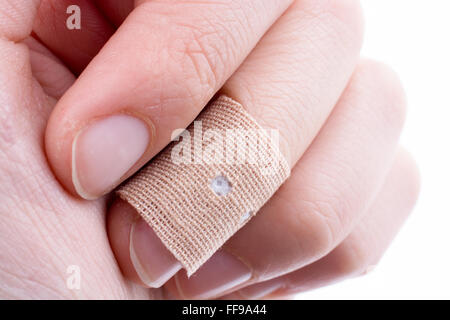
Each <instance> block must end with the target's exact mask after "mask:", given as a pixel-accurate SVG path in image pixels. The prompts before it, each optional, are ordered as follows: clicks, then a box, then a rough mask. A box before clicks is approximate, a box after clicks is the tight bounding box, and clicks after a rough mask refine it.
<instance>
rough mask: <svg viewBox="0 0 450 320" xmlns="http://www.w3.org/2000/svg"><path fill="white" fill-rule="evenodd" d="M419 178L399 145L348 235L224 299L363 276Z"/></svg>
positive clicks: (410, 203)
mask: <svg viewBox="0 0 450 320" xmlns="http://www.w3.org/2000/svg"><path fill="white" fill-rule="evenodd" d="M419 189H420V177H419V172H418V168H417V165H416V163H415V162H414V160H413V158H412V157H411V155H410V154H408V153H407V152H406V151H405V150H403V149H400V150H399V152H398V153H397V157H396V159H395V162H394V164H393V166H392V168H391V170H390V172H389V174H388V176H387V179H386V181H385V182H384V184H383V187H382V188H381V190H380V193H379V194H378V195H377V197H376V200H375V202H374V203H373V204H372V205H371V208H370V210H369V211H368V212H367V213H366V214H365V216H364V217H363V219H362V221H361V222H360V223H359V224H358V225H357V226H356V227H355V229H354V230H353V231H352V232H351V234H350V235H349V236H348V237H347V238H346V239H345V240H344V241H343V242H342V243H341V244H339V246H337V247H336V248H335V249H334V250H333V251H331V252H330V253H329V254H328V255H326V256H325V257H323V258H322V259H320V260H318V261H316V262H314V263H312V264H310V265H308V266H305V267H303V268H301V269H299V270H296V271H294V272H291V273H289V274H287V275H284V276H282V277H279V278H275V279H272V280H268V281H265V282H261V283H258V284H255V285H252V286H249V287H247V288H243V289H241V290H239V291H238V292H234V293H232V294H230V295H229V296H226V297H224V298H225V299H260V298H264V297H268V298H279V297H285V296H287V295H292V294H296V293H299V292H304V291H307V290H312V289H315V288H319V287H323V286H326V285H329V284H332V283H335V282H338V281H342V280H345V279H347V278H351V277H356V276H360V275H364V274H366V273H367V272H369V271H370V270H372V269H373V268H374V267H375V266H376V265H377V264H378V262H379V261H380V259H381V257H382V256H383V254H384V252H385V251H386V249H387V248H388V247H389V245H390V244H391V242H392V240H393V239H394V237H395V236H396V234H397V233H398V231H399V230H400V228H401V227H402V226H403V224H404V223H405V221H406V219H407V218H408V216H409V214H410V213H411V211H412V209H413V207H414V204H415V202H416V200H417V198H418V194H419Z"/></svg>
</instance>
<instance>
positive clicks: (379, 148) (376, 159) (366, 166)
mask: <svg viewBox="0 0 450 320" xmlns="http://www.w3.org/2000/svg"><path fill="white" fill-rule="evenodd" d="M404 110H405V102H404V98H403V91H402V89H401V86H400V85H399V82H398V80H397V78H396V77H395V75H394V74H393V73H392V71H391V70H390V69H388V68H386V67H385V66H383V65H381V64H378V63H374V62H364V63H362V64H360V65H359V67H358V68H357V70H356V71H355V74H354V76H353V78H352V81H351V82H350V84H349V86H348V87H347V89H346V91H345V92H344V94H343V95H342V97H341V99H340V101H339V103H338V104H337V106H336V107H335V109H334V110H333V113H332V114H331V116H330V118H329V119H328V121H327V123H326V124H325V126H324V127H323V128H322V130H321V132H320V133H319V135H318V136H317V137H316V138H315V140H314V142H313V144H312V145H311V146H310V147H309V149H308V150H307V151H306V153H305V154H304V155H303V156H302V158H301V159H300V161H299V162H298V163H297V164H296V165H295V167H294V169H293V171H292V174H291V177H290V179H289V180H288V181H287V182H286V183H285V184H284V185H283V186H282V187H281V188H280V189H279V190H278V192H277V193H276V194H275V196H274V197H272V199H271V200H270V201H269V202H268V203H267V204H266V205H265V206H264V207H263V208H262V209H261V210H260V212H259V213H258V215H256V217H255V218H254V219H253V220H252V221H250V222H249V223H248V224H247V225H246V226H245V227H244V228H243V229H242V230H240V231H239V232H238V233H237V234H235V235H234V236H233V237H232V238H231V239H230V240H229V241H228V242H227V243H226V244H225V246H224V248H223V250H222V252H225V253H226V257H227V259H231V258H228V257H230V256H231V257H234V259H237V260H239V261H241V263H242V262H243V264H244V265H245V266H246V268H242V267H241V268H240V269H238V268H237V267H236V268H234V270H233V272H234V274H233V273H232V269H231V268H230V267H227V268H226V269H224V270H222V269H220V268H221V265H222V264H223V262H222V261H220V260H219V261H217V260H216V261H215V260H214V256H213V257H212V258H211V260H210V261H208V262H207V263H205V265H203V266H202V268H200V270H199V271H197V273H196V276H195V277H194V276H193V277H191V278H189V279H188V278H187V277H186V275H185V273H184V272H183V271H180V272H178V273H177V275H176V276H175V281H170V282H169V285H170V286H169V288H171V289H172V290H174V292H179V293H180V296H181V297H184V298H213V297H217V296H220V295H222V294H224V293H227V290H224V288H225V289H227V288H226V287H225V285H223V284H222V283H221V282H220V281H219V280H216V279H217V278H215V277H214V276H213V272H212V270H216V271H217V270H221V274H222V275H223V277H225V275H229V276H230V278H229V279H233V277H231V275H233V276H234V277H235V278H237V275H242V274H243V272H244V270H246V272H248V273H250V275H251V276H250V277H249V278H247V279H244V281H241V282H240V283H236V282H232V285H233V286H234V287H236V286H240V285H244V286H245V285H248V284H251V283H256V282H260V281H263V280H268V279H271V278H274V277H278V276H280V275H283V274H285V273H288V272H291V271H294V270H296V269H299V268H301V267H303V266H305V265H307V264H310V263H312V262H314V261H316V260H318V259H320V258H321V257H323V256H324V255H326V254H328V252H330V251H331V250H332V249H333V248H334V247H335V246H337V245H338V244H339V243H340V242H341V241H342V240H343V239H344V238H345V237H346V236H347V235H348V234H349V233H350V232H351V230H352V229H353V228H354V226H355V225H356V224H357V223H358V221H359V220H360V219H361V217H362V216H363V215H364V213H365V212H366V211H367V209H368V208H369V205H370V204H371V202H372V201H373V200H374V197H375V195H376V193H377V192H378V189H379V188H380V187H381V184H382V183H383V181H384V177H385V176H386V174H387V172H388V170H389V168H390V166H391V162H392V160H393V158H394V154H395V150H396V147H397V141H398V137H399V135H400V132H401V128H402V124H403V120H404V112H405V111H404ZM239 279H243V278H242V277H241V278H239ZM174 284H175V285H174Z"/></svg>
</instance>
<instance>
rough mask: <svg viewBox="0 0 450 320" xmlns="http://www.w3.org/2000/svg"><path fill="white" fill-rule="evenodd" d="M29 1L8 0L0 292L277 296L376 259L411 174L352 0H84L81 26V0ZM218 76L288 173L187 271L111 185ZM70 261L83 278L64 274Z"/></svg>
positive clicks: (1, 74)
mask: <svg viewBox="0 0 450 320" xmlns="http://www.w3.org/2000/svg"><path fill="white" fill-rule="evenodd" d="M39 2H40V1H37V0H33V1H31V0H20V1H14V5H13V4H12V1H10V0H0V9H1V10H0V12H2V13H1V14H0V15H3V16H4V17H3V16H2V17H0V21H2V22H0V34H1V35H2V40H0V52H1V57H2V59H1V60H0V64H1V67H0V70H1V71H0V86H1V87H0V92H1V94H0V108H1V109H2V113H1V114H2V116H0V127H1V128H2V130H1V134H0V146H1V153H0V155H1V157H0V172H1V173H2V182H1V184H0V200H1V201H0V212H1V215H0V219H1V224H0V228H1V233H0V234H1V236H2V237H3V241H1V242H0V246H1V248H0V252H1V259H0V279H1V283H2V284H3V285H2V287H1V290H2V296H5V297H9V298H14V297H18V298H24V297H27V298H48V297H58V298H64V297H66V298H67V297H73V296H75V297H82V298H163V297H182V298H215V297H238V298H261V297H266V296H267V295H269V294H271V296H272V297H281V296H286V295H290V294H293V293H297V292H299V291H303V290H307V289H311V288H315V287H318V286H322V285H326V284H328V283H331V282H334V281H338V280H341V279H343V278H345V277H348V276H354V275H358V274H361V273H363V272H365V271H366V269H367V268H368V267H370V266H372V265H374V264H376V262H377V261H378V259H379V258H380V256H381V255H382V253H383V251H384V250H385V248H386V247H387V246H388V244H389V243H390V241H391V239H392V238H393V236H394V235H395V233H396V232H397V230H398V229H399V227H400V226H401V224H402V222H403V221H404V220H405V219H406V216H407V215H408V213H409V212H410V211H411V209H412V206H413V204H414V201H415V199H416V197H417V193H418V175H417V170H416V168H415V165H414V163H413V161H412V160H411V159H410V157H409V156H408V155H407V154H406V153H405V152H404V151H402V150H399V148H398V145H397V144H398V137H399V134H400V132H401V127H402V124H403V121H404V116H405V99H404V95H403V91H402V88H401V85H400V83H399V81H398V80H397V78H396V76H395V75H394V74H393V72H392V71H390V69H388V68H387V67H386V66H384V65H382V64H380V63H377V62H373V61H367V60H363V61H362V60H360V58H359V49H360V46H361V42H362V15H361V12H360V8H359V6H358V4H357V2H356V1H351V0H345V1H344V0H340V1H325V0H324V1H317V0H314V1H313V0H298V1H289V0H280V1H272V0H260V1H256V0H251V1H249V0H245V1H243V0H235V1H229V2H211V3H206V2H195V1H189V0H185V1H182V0H179V1H137V3H136V7H135V8H134V4H133V1H128V0H126V1H123V0H121V1H118V2H114V1H107V0H96V1H94V2H95V5H94V2H91V1H81V0H79V1H78V3H79V4H80V6H81V10H82V16H83V17H84V18H83V19H84V20H82V30H81V31H71V30H67V28H66V27H65V19H66V18H67V14H66V13H65V12H66V11H65V9H66V8H67V6H69V5H70V4H72V2H73V1H66V0H52V1H51V0H42V1H41V2H42V3H41V4H40V7H39V10H38V13H37V18H36V19H35V14H36V11H37V8H38V4H39ZM69 2H70V3H69ZM6 13H7V14H6ZM18 16H19V17H21V19H23V20H21V21H18V20H17V19H13V18H11V17H18ZM6 19H10V20H6ZM3 21H7V22H3ZM33 21H34V25H33ZM117 26H120V28H118V29H117V30H116V28H117ZM32 30H33V31H34V33H33V36H32V37H30V34H31V31H32ZM266 31H267V32H266ZM111 35H113V36H112V37H111ZM36 39H39V41H38V40H36ZM101 47H102V49H101V51H100V52H98V51H99V49H100V48H101ZM80 72H81V74H80V75H79V76H78V74H79V73H80ZM77 76H78V77H77ZM217 91H221V92H224V93H226V94H228V95H229V96H231V97H233V98H234V99H235V100H237V101H239V102H241V103H242V105H243V106H245V107H246V108H247V110H248V112H249V113H251V114H252V115H253V116H254V117H255V118H256V119H257V120H258V122H259V123H260V124H261V125H262V126H264V127H270V128H277V129H279V130H280V135H281V138H282V139H281V150H282V152H283V153H284V155H285V156H286V157H287V159H288V160H289V163H290V165H291V167H292V175H291V177H290V179H289V180H288V181H287V182H286V183H285V184H284V185H283V186H282V187H281V188H280V190H279V191H278V192H277V193H276V194H275V196H274V197H273V198H272V199H270V201H269V202H268V203H267V204H266V205H265V206H264V207H263V208H262V209H261V210H260V212H259V213H258V215H257V216H256V217H255V218H254V219H252V220H251V221H250V222H249V223H248V224H247V225H246V226H245V227H244V228H243V229H241V230H240V231H239V232H238V233H237V234H236V235H235V236H234V237H233V238H232V239H230V240H229V241H228V242H227V243H226V245H225V246H224V248H223V249H221V250H220V251H219V252H217V253H216V254H215V255H214V256H213V257H212V258H211V259H210V260H209V261H208V262H207V263H206V264H205V265H204V266H203V267H202V268H201V269H200V270H199V271H198V272H197V273H196V274H195V276H193V277H192V278H190V279H187V277H186V276H185V273H184V271H183V270H180V269H181V268H180V265H179V264H178V262H177V261H176V260H175V259H174V258H173V257H172V256H171V255H170V254H169V253H168V251H167V250H166V249H165V248H164V247H163V246H162V244H161V243H160V242H159V240H158V239H157V238H156V236H155V235H154V233H153V231H152V230H151V229H150V228H149V227H148V226H147V225H146V224H145V223H143V222H142V220H140V218H139V217H138V215H137V214H136V213H135V212H134V210H133V209H132V208H131V207H130V206H129V205H127V204H126V203H123V202H122V201H117V200H115V201H114V203H113V204H112V207H111V208H110V210H109V213H108V214H106V211H107V199H108V197H107V196H103V195H106V194H108V193H109V192H110V191H111V190H113V189H114V188H115V187H116V186H117V185H118V184H119V183H121V182H122V181H124V180H125V179H126V178H128V177H129V176H131V175H132V174H133V173H134V172H136V171H137V170H138V169H139V168H140V167H141V166H142V165H144V164H145V163H146V162H147V161H148V160H150V159H151V158H152V157H153V156H155V155H156V154H157V153H158V152H159V151H161V149H162V148H163V147H164V146H166V145H167V143H168V142H169V141H170V136H171V133H172V132H173V130H175V129H177V128H180V127H186V126H187V125H188V124H189V123H190V122H192V121H193V120H194V118H195V116H196V115H197V114H198V113H199V112H200V111H201V109H202V108H203V107H204V106H205V105H206V103H207V102H208V101H209V100H210V99H211V98H212V96H213V95H214V94H215V93H216V92H217ZM44 139H45V151H44ZM118 150H120V152H118ZM46 157H47V158H46ZM47 160H48V162H49V163H50V165H51V169H50V167H49V165H48V162H47ZM52 172H53V173H54V174H55V176H56V178H57V179H58V180H59V182H60V183H58V182H57V181H56V180H55V177H54V176H53V174H52ZM61 185H62V186H63V187H61ZM80 197H82V198H85V199H90V200H91V201H86V200H81V199H80ZM92 199H96V200H92ZM105 224H106V225H107V227H105ZM111 248H112V249H111ZM70 265H77V266H79V267H80V271H81V277H82V278H81V279H82V281H81V288H80V290H70V288H68V287H67V286H66V279H67V274H66V270H67V267H68V266H70ZM119 267H120V268H119ZM218 274H220V275H221V276H220V277H217V275H218ZM122 275H123V276H122ZM128 280H132V281H133V282H134V283H137V284H138V285H135V284H132V283H131V282H129V281H128ZM142 285H144V286H147V287H152V289H147V288H145V287H143V286H142ZM162 285H164V287H161V288H160V289H156V288H154V287H160V286H162ZM225 295H228V296H225Z"/></svg>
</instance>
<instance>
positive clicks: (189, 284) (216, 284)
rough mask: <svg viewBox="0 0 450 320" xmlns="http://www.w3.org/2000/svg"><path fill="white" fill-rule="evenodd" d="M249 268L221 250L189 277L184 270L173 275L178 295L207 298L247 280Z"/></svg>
mask: <svg viewBox="0 0 450 320" xmlns="http://www.w3.org/2000/svg"><path fill="white" fill-rule="evenodd" d="M251 276H252V273H251V271H250V269H249V268H248V267H247V266H246V265H245V264H243V263H242V262H241V261H240V260H239V259H237V258H236V257H234V256H233V255H231V254H229V253H227V252H225V251H223V250H221V251H218V252H216V253H215V254H214V255H213V256H212V257H211V258H210V259H209V260H208V261H207V262H206V263H205V264H204V265H203V266H202V267H200V269H198V270H197V272H196V273H194V274H193V275H192V276H191V277H190V278H188V277H187V275H186V273H185V272H182V273H177V274H176V275H175V282H176V285H177V289H178V292H179V294H180V296H181V297H182V298H184V299H207V298H214V297H218V296H220V295H222V294H223V293H225V292H226V291H228V290H230V289H232V288H234V287H236V286H238V285H240V284H242V283H244V282H246V281H248V280H249V279H250V278H251Z"/></svg>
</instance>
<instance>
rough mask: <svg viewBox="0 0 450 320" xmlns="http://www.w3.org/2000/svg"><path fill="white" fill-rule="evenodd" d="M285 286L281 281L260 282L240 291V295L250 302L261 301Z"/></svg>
mask: <svg viewBox="0 0 450 320" xmlns="http://www.w3.org/2000/svg"><path fill="white" fill-rule="evenodd" d="M282 286H283V282H282V281H281V279H273V280H268V281H264V282H260V283H257V284H254V285H251V286H248V287H246V288H243V289H241V290H239V291H238V293H239V294H240V295H241V296H242V297H243V298H244V299H248V300H254V299H261V298H263V297H265V296H267V295H269V294H271V293H274V292H275V291H277V290H278V289H280V288H281V287H282Z"/></svg>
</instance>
